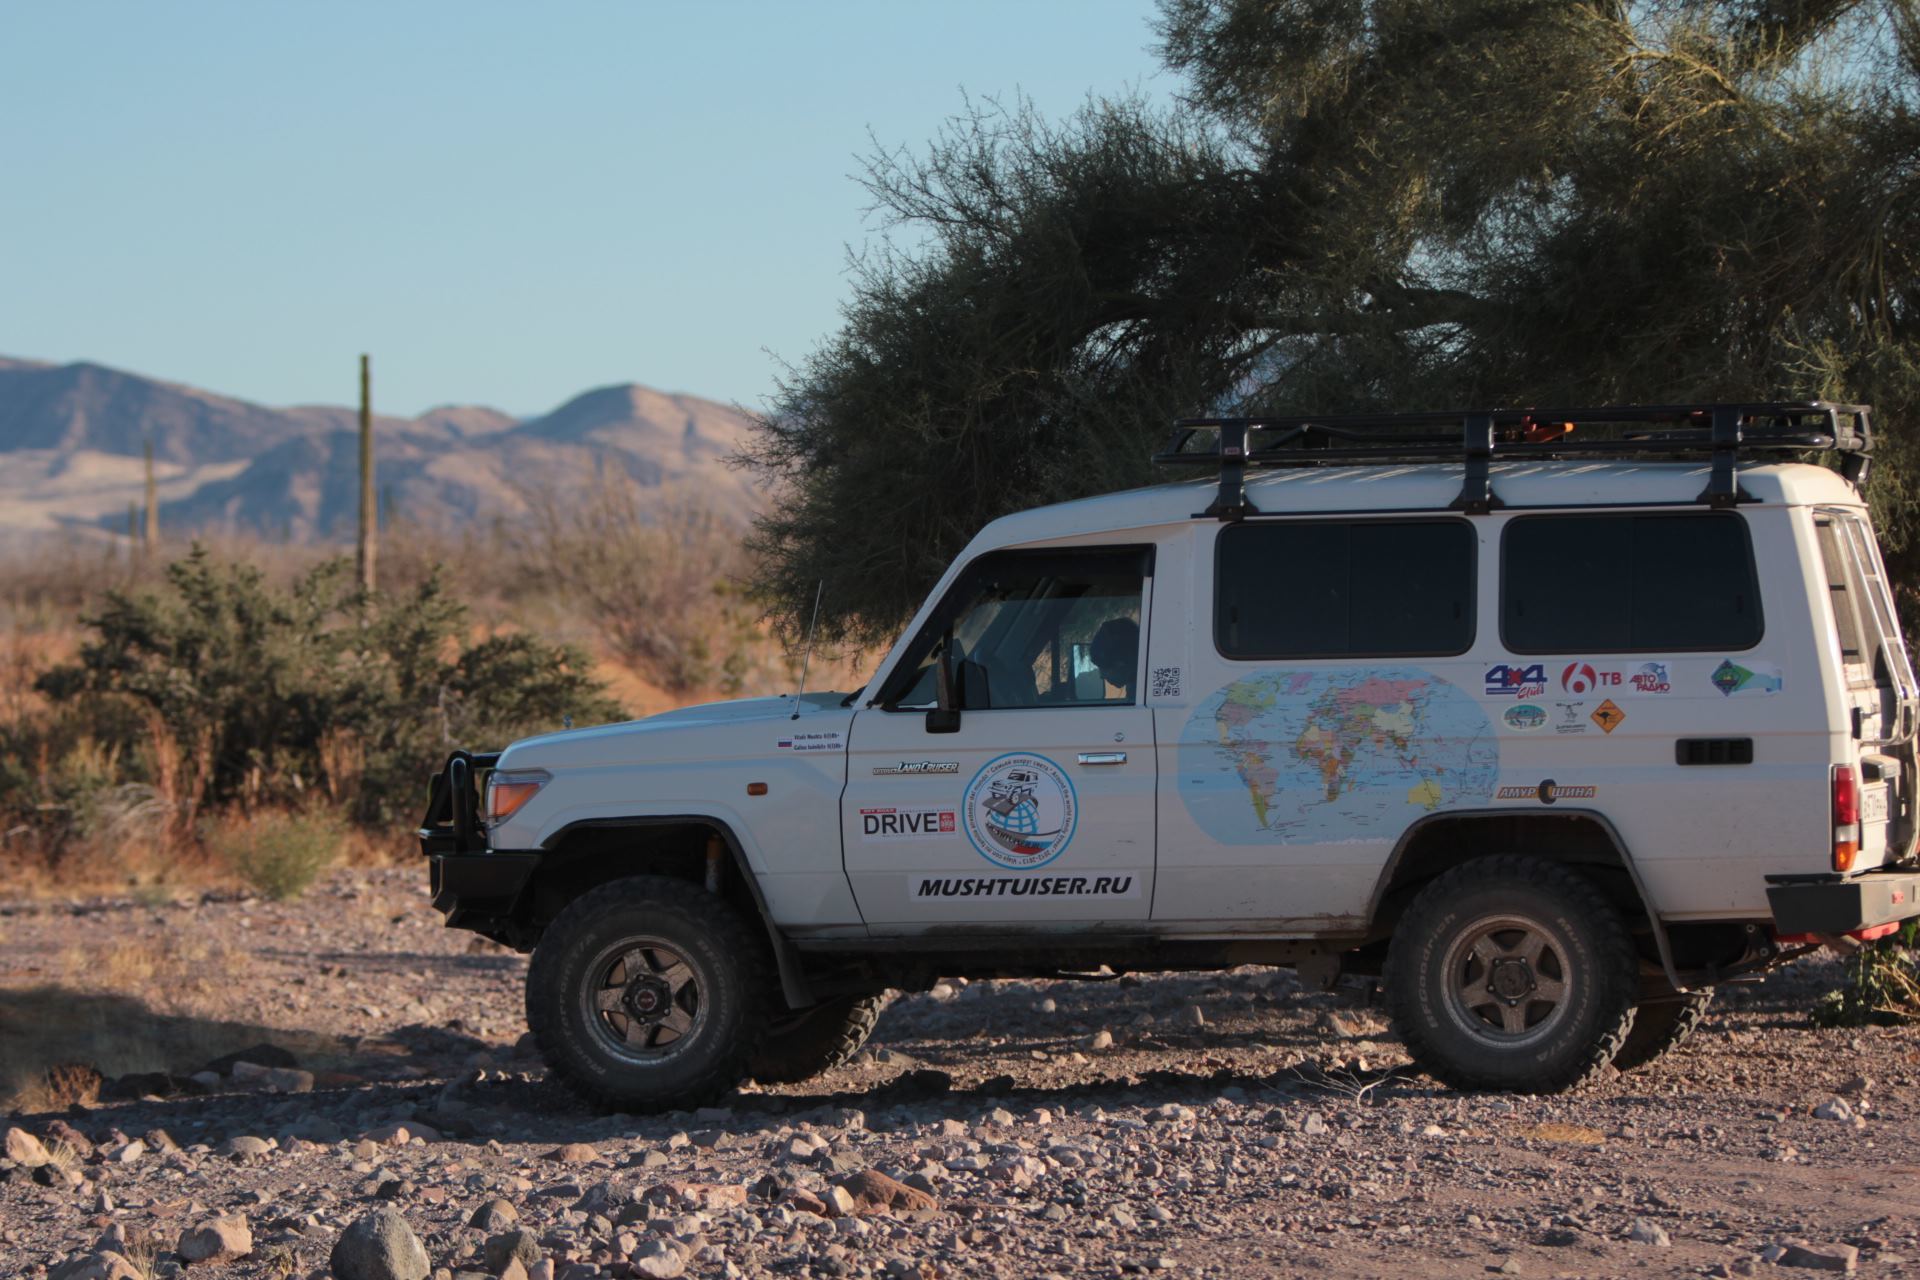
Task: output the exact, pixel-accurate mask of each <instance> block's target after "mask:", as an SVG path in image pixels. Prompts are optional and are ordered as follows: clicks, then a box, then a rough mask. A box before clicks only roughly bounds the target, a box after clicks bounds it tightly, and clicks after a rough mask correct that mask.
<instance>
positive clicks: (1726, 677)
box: [1707, 658, 1780, 698]
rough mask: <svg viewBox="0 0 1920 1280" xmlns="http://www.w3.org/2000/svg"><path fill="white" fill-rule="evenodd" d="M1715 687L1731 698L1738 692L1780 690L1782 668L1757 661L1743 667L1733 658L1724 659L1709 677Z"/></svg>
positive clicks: (1774, 691) (1773, 691)
mask: <svg viewBox="0 0 1920 1280" xmlns="http://www.w3.org/2000/svg"><path fill="white" fill-rule="evenodd" d="M1707 678H1708V679H1709V680H1711V681H1713V687H1714V688H1716V689H1718V690H1719V691H1720V692H1721V693H1723V694H1725V695H1726V696H1727V697H1729V698H1731V697H1732V696H1733V695H1734V694H1736V693H1763V694H1764V693H1778V692H1780V668H1778V667H1773V666H1764V665H1762V664H1760V663H1755V664H1753V665H1752V666H1747V667H1743V666H1741V665H1740V664H1739V663H1737V662H1735V661H1734V660H1733V659H1732V658H1728V659H1726V660H1725V661H1723V662H1722V663H1721V664H1720V665H1719V666H1717V667H1715V668H1714V669H1713V674H1712V675H1710V676H1708V677H1707Z"/></svg>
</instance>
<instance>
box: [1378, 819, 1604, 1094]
mask: <svg viewBox="0 0 1920 1280" xmlns="http://www.w3.org/2000/svg"><path fill="white" fill-rule="evenodd" d="M1639 970H1640V963H1639V959H1638V957H1637V956H1636V954H1635V952H1634V949H1633V940H1632V938H1631V937H1630V936H1629V935H1628V933H1627V929H1626V925H1625V922H1624V921H1622V920H1621V918H1620V913H1619V912H1618V911H1617V910H1615V908H1614V906H1613V904H1612V903H1611V902H1609V901H1607V899H1606V897H1605V896H1604V895H1603V894H1602V893H1601V892H1600V891H1599V889H1597V888H1596V887H1595V886H1594V885H1593V883H1592V882H1591V881H1589V880H1587V879H1585V878H1584V877H1583V876H1581V875H1580V874H1579V873H1577V872H1575V871H1571V870H1569V869H1567V868H1566V867H1563V866H1559V865H1557V864H1555V863H1551V862H1543V861H1539V860H1536V859H1532V858H1525V857H1511V856H1502V857H1492V858H1482V859H1479V860H1477V861H1474V862H1469V863H1466V864H1464V865H1462V866H1459V867H1455V868H1454V869H1453V870H1451V871H1448V872H1446V873H1445V874H1444V875H1441V876H1440V877H1439V878H1437V879H1435V880H1434V881H1433V882H1432V883H1431V884H1429V885H1427V886H1426V888H1424V889H1422V890H1421V891H1420V894H1419V896H1418V897H1416V898H1415V899H1414V901H1413V903H1412V904H1411V905H1410V906H1409V907H1408V909H1407V912H1406V914H1405V915H1404V916H1403V917H1402V918H1401V920H1400V923H1399V925H1398V926H1397V927H1396V929H1395V932H1394V936H1393V941H1392V943H1391V945H1390V947H1389V949H1388V952H1387V969H1386V977H1387V982H1386V988H1387V991H1386V994H1387V1000H1388V1006H1389V1008H1390V1010H1391V1011H1392V1014H1393V1021H1394V1024H1395V1027H1396V1028H1397V1029H1398V1031H1399V1032H1400V1035H1401V1037H1402V1038H1403V1039H1404V1040H1405V1041H1406V1045H1407V1052H1408V1053H1409V1054H1411V1055H1412V1057H1413V1060H1414V1061H1415V1062H1417V1063H1418V1064H1419V1065H1420V1066H1421V1067H1422V1068H1424V1069H1425V1070H1426V1071H1427V1072H1428V1073H1429V1074H1431V1075H1433V1076H1434V1077H1435V1078H1437V1079H1439V1080H1441V1081H1443V1082H1445V1083H1447V1084H1449V1085H1452V1086H1453V1087H1455V1088H1458V1089H1502V1090H1512V1091H1516V1092H1522V1093H1553V1092H1558V1091H1560V1090H1563V1089H1569V1088H1572V1087H1573V1086H1575V1085H1578V1084H1580V1083H1582V1082H1584V1081H1586V1080H1589V1079H1591V1078H1593V1077H1594V1076H1595V1075H1597V1074H1599V1073H1600V1072H1601V1071H1603V1070H1604V1069H1605V1068H1606V1066H1607V1064H1608V1063H1610V1062H1611V1061H1612V1060H1613V1058H1614V1056H1615V1055H1616V1054H1618V1053H1619V1052H1620V1049H1621V1047H1622V1045H1623V1044H1624V1043H1625V1041H1626V1038H1627V1034H1628V1032H1629V1030H1630V1029H1631V1028H1632V1026H1633V1014H1634V999H1635V997H1636V995H1637V994H1638V986H1639Z"/></svg>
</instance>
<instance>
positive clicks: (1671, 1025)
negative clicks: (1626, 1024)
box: [1613, 987, 1713, 1071]
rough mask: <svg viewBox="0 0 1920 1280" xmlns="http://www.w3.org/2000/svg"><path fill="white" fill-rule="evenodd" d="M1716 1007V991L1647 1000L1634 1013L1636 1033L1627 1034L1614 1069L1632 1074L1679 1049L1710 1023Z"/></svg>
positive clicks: (1683, 993) (1673, 994) (1694, 992)
mask: <svg viewBox="0 0 1920 1280" xmlns="http://www.w3.org/2000/svg"><path fill="white" fill-rule="evenodd" d="M1712 1004H1713V988H1712V987H1708V988H1707V989H1706V990H1704V991H1687V992H1674V993H1671V994H1669V995H1667V996H1664V997H1661V998H1648V999H1646V1000H1643V1001H1642V1002H1641V1004H1640V1007H1639V1008H1638V1009H1637V1010H1635V1011H1634V1015H1633V1030H1631V1031H1629V1032H1628V1033H1627V1041H1626V1043H1625V1044H1623V1045H1621V1046H1620V1052H1618V1053H1616V1054H1614V1055H1613V1065H1614V1066H1615V1067H1617V1068H1619V1069H1620V1070H1622V1071H1632V1070H1634V1069H1635V1068H1636V1067H1644V1066H1646V1065H1647V1064H1648V1063H1649V1062H1652V1061H1653V1060H1654V1059H1656V1058H1659V1057H1660V1056H1662V1055H1663V1054H1665V1053H1667V1052H1668V1051H1670V1050H1673V1049H1677V1048H1679V1047H1680V1046H1681V1045H1682V1044H1685V1043H1686V1040H1687V1037H1688V1036H1690V1035H1692V1034H1693V1033H1694V1031H1695V1030H1697V1029H1698V1028H1699V1026H1700V1024H1701V1023H1702V1022H1704V1021H1706V1018H1707V1009H1708V1007H1709V1006H1710V1005H1712Z"/></svg>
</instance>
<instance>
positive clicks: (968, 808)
mask: <svg viewBox="0 0 1920 1280" xmlns="http://www.w3.org/2000/svg"><path fill="white" fill-rule="evenodd" d="M960 809H961V820H962V821H963V822H964V823H965V824H966V828H967V839H969V840H971V841H973V847H974V848H975V849H976V850H977V851H978V852H979V854H980V856H981V857H983V858H985V859H986V860H987V861H988V862H991V863H994V864H996V865H997V866H1002V867H1006V868H1007V869H1009V870H1012V871H1025V870H1029V869H1031V868H1034V867H1043V866H1045V865H1046V864H1047V863H1049V862H1052V861H1053V860H1054V859H1055V858H1057V857H1059V856H1060V855H1061V854H1063V853H1065V852H1066V851H1067V844H1068V842H1069V841H1071V840H1072V839H1073V830H1074V827H1075V825H1076V824H1077V822H1078V821H1079V802H1078V800H1077V798H1076V797H1075V795H1074V791H1073V783H1072V781H1071V780H1070V779H1069V778H1068V777H1067V775H1066V774H1065V773H1064V772H1062V771H1061V769H1060V766H1059V765H1057V764H1055V763H1054V762H1053V761H1051V760H1049V759H1047V758H1046V757H1045V756H1037V755H1029V754H1027V753H1026V752H1021V751H1015V752H1009V753H1008V754H1006V755H1004V756H997V757H995V758H994V759H992V760H989V761H987V763H986V764H984V765H982V766H980V772H978V773H976V774H974V775H973V780H972V781H971V782H969V783H967V790H966V795H965V796H964V798H963V799H962V800H961V803H960Z"/></svg>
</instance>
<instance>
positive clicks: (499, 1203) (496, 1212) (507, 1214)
mask: <svg viewBox="0 0 1920 1280" xmlns="http://www.w3.org/2000/svg"><path fill="white" fill-rule="evenodd" d="M518 1221H520V1211H519V1210H518V1209H516V1208H514V1207H513V1202H512V1201H510V1200H501V1199H499V1198H497V1197H496V1198H495V1199H492V1200H489V1201H487V1202H486V1203H485V1204H483V1205H481V1206H480V1207H479V1208H478V1209H475V1210H474V1211H473V1216H472V1217H471V1218H468V1219H467V1225H468V1226H470V1227H478V1228H480V1229H481V1230H482V1231H504V1230H505V1229H506V1228H508V1227H510V1226H512V1225H513V1224H514V1223H516V1222H518Z"/></svg>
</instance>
